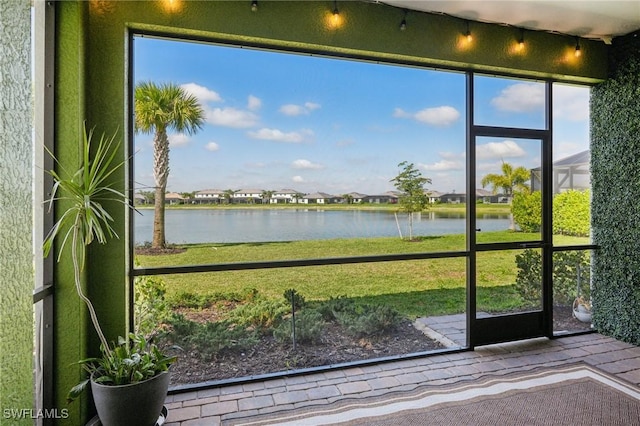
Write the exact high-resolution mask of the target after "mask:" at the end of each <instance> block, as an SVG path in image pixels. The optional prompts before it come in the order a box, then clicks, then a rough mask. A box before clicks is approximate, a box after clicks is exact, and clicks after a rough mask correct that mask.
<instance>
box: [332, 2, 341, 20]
mask: <svg viewBox="0 0 640 426" xmlns="http://www.w3.org/2000/svg"><path fill="white" fill-rule="evenodd" d="M338 19H340V11H339V10H338V2H337V0H333V20H334V21H337V20H338Z"/></svg>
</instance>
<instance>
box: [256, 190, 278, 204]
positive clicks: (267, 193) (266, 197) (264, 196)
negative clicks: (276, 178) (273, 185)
mask: <svg viewBox="0 0 640 426" xmlns="http://www.w3.org/2000/svg"><path fill="white" fill-rule="evenodd" d="M275 193H276V191H262V194H260V196H261V197H262V204H265V203H266V202H269V201H268V200H271V197H273V194H275Z"/></svg>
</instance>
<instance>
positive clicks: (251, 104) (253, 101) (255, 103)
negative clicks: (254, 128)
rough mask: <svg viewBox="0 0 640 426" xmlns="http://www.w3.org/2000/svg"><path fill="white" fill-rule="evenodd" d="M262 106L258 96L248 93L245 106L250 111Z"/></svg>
mask: <svg viewBox="0 0 640 426" xmlns="http://www.w3.org/2000/svg"><path fill="white" fill-rule="evenodd" d="M261 107H262V100H260V98H258V97H256V96H253V95H249V100H248V101H247V108H249V110H251V111H257V110H259V109H260V108H261Z"/></svg>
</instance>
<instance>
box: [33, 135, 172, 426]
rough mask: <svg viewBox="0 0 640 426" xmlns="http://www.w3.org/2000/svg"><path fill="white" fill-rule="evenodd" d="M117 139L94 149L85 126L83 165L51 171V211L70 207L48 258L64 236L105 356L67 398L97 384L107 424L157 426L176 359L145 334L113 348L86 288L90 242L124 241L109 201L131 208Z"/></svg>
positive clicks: (88, 366)
mask: <svg viewBox="0 0 640 426" xmlns="http://www.w3.org/2000/svg"><path fill="white" fill-rule="evenodd" d="M115 137H116V135H115V134H114V135H113V136H111V137H105V135H104V134H103V135H102V137H101V138H100V140H99V141H98V142H97V145H93V144H92V139H93V129H92V130H90V131H89V132H87V130H86V128H85V129H84V131H83V141H82V158H81V161H80V165H79V167H78V168H77V169H76V170H73V171H72V172H68V171H67V170H65V169H64V168H62V167H61V172H60V173H58V172H56V171H55V170H51V171H49V172H48V173H49V174H50V175H51V176H52V178H53V181H54V185H53V188H52V191H51V197H50V199H49V200H48V203H49V208H51V206H53V203H54V201H64V206H65V208H64V209H63V210H62V211H61V212H59V213H60V214H59V217H60V218H59V220H58V221H57V222H56V223H55V224H54V225H53V227H52V229H51V231H50V232H49V234H48V235H47V237H46V238H45V241H44V244H43V249H44V255H45V256H48V255H49V253H50V252H51V248H52V247H53V244H54V241H55V240H56V239H58V238H60V239H61V241H60V248H59V249H60V253H59V255H58V258H57V260H58V262H59V261H60V255H61V254H62V252H63V250H64V248H65V247H66V246H67V245H70V250H71V259H72V262H73V271H74V283H75V287H76V292H77V293H78V297H80V299H81V300H82V301H83V302H84V303H85V305H86V306H87V309H88V310H89V316H90V318H91V322H92V324H93V327H94V329H95V330H96V333H97V334H98V337H99V339H100V343H101V345H100V351H101V356H100V357H99V358H89V359H84V360H81V361H79V363H80V364H81V365H82V366H83V367H84V369H85V370H86V371H87V372H88V373H89V377H88V378H87V379H86V380H83V381H82V382H80V383H79V384H78V385H76V386H75V387H74V388H73V389H71V391H70V392H69V394H68V397H67V399H68V400H69V401H72V400H73V399H75V398H76V397H77V396H78V395H79V394H80V393H82V391H83V390H84V389H85V388H86V386H87V384H88V383H91V388H92V392H93V396H94V403H95V405H96V410H97V411H98V417H99V418H100V421H101V423H102V424H103V425H105V426H108V425H125V424H137V425H143V426H144V425H149V426H151V425H154V424H155V423H156V421H157V420H158V418H159V417H160V414H161V411H162V409H163V403H164V400H165V398H166V394H167V389H168V386H169V372H168V368H169V366H170V365H171V364H172V363H173V362H174V361H175V357H167V356H165V355H163V354H162V353H161V352H160V350H159V349H158V348H157V347H156V346H155V345H154V344H152V343H150V342H148V341H147V339H146V338H145V337H144V336H141V335H135V334H130V335H129V336H128V337H127V338H126V339H125V338H122V337H119V338H118V342H117V343H116V344H113V345H109V343H108V341H107V339H106V337H105V335H104V333H103V331H102V328H101V327H100V323H99V321H98V317H97V315H96V312H95V309H94V306H93V304H92V302H91V300H89V298H88V297H87V296H86V295H85V294H84V291H83V289H82V279H81V271H82V270H83V269H84V267H85V262H86V252H87V247H88V246H89V244H91V243H92V242H93V241H97V242H98V243H100V244H106V242H107V237H116V238H117V237H118V236H117V234H116V232H115V230H114V229H113V227H112V225H111V223H112V222H113V218H112V217H111V215H110V214H109V213H108V211H107V210H106V209H105V208H104V207H103V203H104V202H105V201H107V202H111V201H115V202H119V203H123V204H124V205H125V206H127V207H131V204H130V203H129V202H128V200H127V197H125V195H124V194H123V193H122V192H121V191H118V190H117V189H115V188H114V187H113V186H112V183H111V180H112V179H113V174H114V173H115V172H116V171H117V170H118V169H119V168H120V167H122V166H123V164H124V161H117V160H116V153H117V151H118V147H119V143H115ZM50 154H51V153H50ZM92 154H93V155H92ZM51 155H52V157H53V158H54V160H55V161H56V162H57V163H58V164H60V163H59V162H58V161H57V159H55V157H54V156H53V154H51ZM67 243H69V244H67ZM141 387H143V388H144V389H140V388H141ZM148 387H151V389H149V388H148ZM151 396H152V397H153V398H151ZM151 399H154V400H153V401H151ZM104 404H107V405H104ZM108 404H111V405H108ZM145 410H147V411H148V412H145Z"/></svg>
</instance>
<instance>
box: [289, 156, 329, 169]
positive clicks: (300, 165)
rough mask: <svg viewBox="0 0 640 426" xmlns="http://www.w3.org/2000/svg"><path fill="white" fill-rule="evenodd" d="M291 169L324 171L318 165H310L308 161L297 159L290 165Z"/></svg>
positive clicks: (321, 166) (320, 165) (322, 167)
mask: <svg viewBox="0 0 640 426" xmlns="http://www.w3.org/2000/svg"><path fill="white" fill-rule="evenodd" d="M291 168H293V169H307V170H319V169H324V166H323V165H322V164H319V163H312V162H311V161H309V160H304V159H299V160H295V161H293V162H292V163H291Z"/></svg>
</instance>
